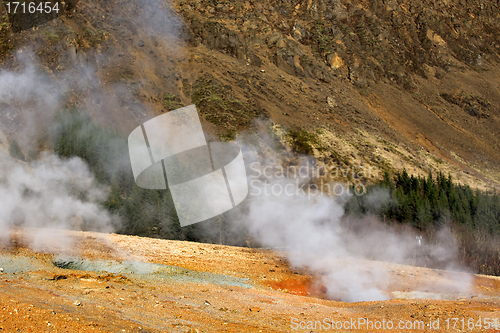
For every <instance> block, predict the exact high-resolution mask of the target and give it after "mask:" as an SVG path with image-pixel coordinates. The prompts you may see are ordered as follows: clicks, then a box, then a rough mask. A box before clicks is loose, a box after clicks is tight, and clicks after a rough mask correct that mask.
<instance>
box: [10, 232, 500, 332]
mask: <svg viewBox="0 0 500 333" xmlns="http://www.w3.org/2000/svg"><path fill="white" fill-rule="evenodd" d="M32 231H33V230H31V231H26V230H17V231H16V232H14V233H12V234H11V237H10V242H8V243H7V245H5V246H4V247H3V248H2V250H1V252H0V263H1V265H2V266H3V267H2V268H3V273H0V295H1V296H0V331H2V332H290V331H298V332H321V331H361V332H363V331H385V330H384V329H383V328H381V329H379V330H377V327H376V326H375V327H372V326H369V325H370V324H369V322H370V321H372V322H373V324H371V325H382V324H383V325H386V324H389V322H388V321H391V322H392V324H393V325H394V330H395V331H405V332H408V331H422V330H424V329H425V330H430V329H431V328H433V329H432V330H433V331H441V332H450V331H456V332H472V331H477V332H499V331H500V328H499V327H497V328H496V329H495V328H494V327H489V328H487V323H489V322H491V321H492V320H495V319H496V320H497V321H500V278H495V277H488V276H472V279H473V283H472V287H471V288H470V290H469V291H468V293H467V294H466V295H465V294H464V295H458V294H453V292H450V293H446V292H445V293H443V290H446V288H445V287H446V286H452V285H453V283H455V282H454V281H455V280H456V277H457V276H456V275H457V274H458V275H459V274H461V273H450V272H445V271H439V270H433V269H427V268H418V267H412V266H404V265H396V264H388V263H373V262H367V269H369V267H370V265H387V267H389V271H390V272H391V274H392V275H393V276H392V281H393V283H391V285H390V287H389V289H390V290H388V292H390V293H391V295H392V297H391V298H392V299H390V300H386V301H377V302H357V303H347V302H338V301H333V300H327V299H323V292H324V290H322V289H323V288H324V286H322V285H321V284H317V283H315V277H314V276H313V275H311V274H309V273H308V272H303V271H298V270H295V269H294V268H293V267H289V264H288V262H287V260H286V256H285V255H286V254H285V253H283V252H275V251H271V250H260V249H249V248H238V247H229V246H220V245H212V244H201V243H191V242H180V241H169V240H159V239H151V238H141V237H133V236H123V235H116V234H99V233H91V232H65V233H66V235H68V234H69V236H67V237H66V238H64V239H65V241H62V239H63V238H56V239H58V240H57V241H54V238H53V237H54V235H56V234H57V232H56V231H54V232H51V233H50V234H51V238H46V237H45V238H44V237H41V236H40V233H38V232H37V233H33V232H32ZM45 234H46V233H45ZM68 239H70V241H68ZM28 243H29V244H31V248H33V249H35V250H36V251H37V252H34V250H32V249H29V248H27V247H26V246H25V244H28ZM49 248H50V249H51V251H48V249H49ZM49 252H52V253H49ZM54 253H57V254H54ZM71 258H72V259H71ZM99 260H100V261H99ZM54 262H56V263H59V264H58V266H61V267H66V268H60V267H56V266H55V265H54ZM79 262H80V263H82V262H86V263H87V264H88V263H94V265H95V266H91V265H90V266H80V269H81V270H78V267H76V266H64V265H62V264H61V263H66V264H67V263H70V264H71V263H72V264H75V263H76V264H78V263H79ZM98 262H100V263H101V265H104V264H103V263H108V265H109V263H114V265H115V267H112V266H107V267H108V272H106V271H99V269H100V268H99V267H104V266H97V264H95V263H98ZM120 263H121V264H122V265H123V267H122V266H120ZM130 263H131V264H130ZM146 263H153V265H149V264H146ZM154 264H156V265H154ZM157 264H162V265H168V266H161V265H157ZM126 265H132V266H134V265H135V268H134V269H132V270H131V269H130V267H132V266H129V268H128V269H126V268H124V267H125V266H126ZM151 267H156V268H154V269H152V268H151ZM158 267H160V268H158ZM162 267H164V268H162ZM70 268H73V269H70ZM75 268H76V269H75ZM162 269H163V270H162ZM110 271H111V272H114V273H110ZM450 290H451V289H450ZM417 297H419V298H417ZM421 297H424V298H421ZM425 298H427V299H425ZM446 298H449V299H450V300H446ZM455 318H456V319H455ZM462 319H463V321H462ZM437 320H439V322H438V321H437ZM317 321H322V322H323V324H322V326H319V323H318V322H317ZM332 321H334V323H337V322H338V321H342V322H344V324H343V326H342V327H340V326H338V328H341V329H336V330H333V329H331V328H330V326H327V325H325V324H324V323H325V322H326V323H328V324H329V325H331V323H332ZM315 322H316V327H314V325H315ZM351 323H354V326H350V325H351ZM437 323H439V324H437ZM479 323H481V325H479ZM337 325H340V324H337ZM346 325H347V326H346ZM399 325H403V326H401V327H402V329H399V327H400V326H399ZM419 325H423V326H419ZM429 325H430V326H429ZM410 326H411V329H409V327H410ZM453 326H455V327H454V328H453ZM386 330H388V329H386Z"/></svg>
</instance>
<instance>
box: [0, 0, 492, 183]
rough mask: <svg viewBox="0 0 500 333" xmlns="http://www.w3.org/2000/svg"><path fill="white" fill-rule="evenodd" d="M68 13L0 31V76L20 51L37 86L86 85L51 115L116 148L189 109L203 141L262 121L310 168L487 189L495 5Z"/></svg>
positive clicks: (7, 115) (86, 7) (83, 9)
mask: <svg viewBox="0 0 500 333" xmlns="http://www.w3.org/2000/svg"><path fill="white" fill-rule="evenodd" d="M70 7H71V8H70V9H69V10H68V9H67V8H66V10H65V11H64V12H62V11H61V15H59V17H57V18H55V19H53V20H51V21H49V22H46V23H44V24H38V25H37V24H35V25H34V26H33V27H31V28H29V29H25V30H21V31H18V30H16V29H14V28H15V27H13V26H12V22H9V19H11V18H10V16H9V15H4V16H2V17H3V18H2V20H3V23H2V30H1V33H2V38H3V52H2V55H3V58H2V63H3V68H19V67H20V63H22V61H21V62H19V60H15V59H19V53H18V52H20V50H25V51H24V52H25V54H26V52H28V51H30V50H31V53H29V56H28V58H32V59H33V60H32V61H34V62H35V63H37V65H36V68H37V69H38V70H41V71H42V72H44V73H46V74H48V75H51V76H58V75H59V76H65V77H71V76H77V77H78V78H79V79H84V78H85V77H87V76H88V80H90V81H88V83H90V84H87V85H86V86H85V87H86V88H85V89H83V91H82V90H81V89H80V90H75V89H72V88H71V89H69V91H66V92H65V96H66V102H67V103H68V105H73V104H75V103H76V105H77V106H78V105H79V106H86V107H89V105H90V106H91V108H90V109H91V110H92V111H91V113H92V116H93V117H94V118H95V119H100V120H101V121H103V122H105V123H107V124H113V125H114V126H115V127H117V128H118V129H119V130H123V131H124V133H127V131H128V130H130V129H131V128H134V127H135V126H136V124H137V123H140V122H141V121H142V120H144V119H145V118H147V117H150V116H152V115H154V114H158V113H161V112H165V111H168V110H171V109H173V108H176V107H178V106H180V105H187V104H191V103H196V104H197V105H198V107H199V109H200V110H201V113H202V116H203V118H204V120H206V124H205V125H206V128H207V129H209V130H210V131H212V132H216V133H218V134H219V135H222V136H223V137H229V138H232V137H234V136H235V135H236V134H237V133H238V132H239V131H241V130H242V129H245V128H248V127H249V126H250V124H251V121H252V119H254V118H255V117H259V116H263V117H266V118H267V117H269V118H270V119H272V120H273V121H274V122H275V123H276V124H277V125H278V126H285V127H294V126H297V127H299V128H304V129H307V130H308V131H311V132H312V133H317V136H319V139H320V140H319V141H318V142H319V143H317V144H316V148H318V150H317V151H316V152H315V154H316V156H317V157H318V158H319V159H320V160H321V161H322V163H325V164H326V165H337V164H338V165H343V166H346V165H359V164H360V163H365V164H368V165H374V166H379V167H381V168H382V169H389V170H391V169H401V168H403V167H405V168H407V169H408V170H409V172H411V173H415V174H427V173H428V171H429V170H434V171H436V170H441V171H444V172H445V173H451V174H452V175H453V176H454V177H455V179H457V180H459V181H461V182H465V183H468V184H471V185H472V186H473V187H479V188H488V189H492V188H495V187H496V186H498V182H499V173H498V171H499V162H500V155H499V153H498V149H497V148H498V145H499V141H498V140H499V135H500V132H499V128H500V126H499V123H498V121H499V106H498V105H499V101H500V90H499V83H498V77H499V71H500V67H499V57H498V52H499V48H500V41H499V40H498V38H499V36H500V18H499V10H498V3H497V2H496V1H477V0H470V1H462V2H458V3H456V2H449V1H439V2H421V1H417V2H416V1H375V2H373V1H372V2H366V1H357V0H354V1H323V0H309V1H305V0H304V1H291V2H290V1H271V2H269V3H262V2H258V1H243V0H242V1H208V0H206V1H201V0H182V1H181V0H179V1H178V0H175V1H173V3H171V4H170V3H169V2H157V1H151V0H143V1H90V0H82V1H79V2H78V3H77V4H76V5H75V6H70ZM73 7H74V8H73ZM1 10H2V11H4V14H5V11H6V8H5V7H3V6H2V8H1ZM14 23H15V22H14ZM9 24H10V25H9ZM16 54H17V56H16V57H14V55H16ZM25 57H26V56H25ZM93 78H95V81H93V80H94V79H93ZM86 80H87V79H86ZM102 93H104V95H102V96H101V97H99V96H100V95H99V94H102ZM109 95H111V96H113V98H108V97H106V96H109ZM89 98H90V100H89ZM9 110H10V111H8V112H4V113H3V114H2V131H3V132H4V133H5V134H6V135H7V136H8V140H11V139H12V138H13V137H15V136H16V132H17V131H19V129H18V128H16V126H21V125H22V124H23V122H22V121H21V119H19V117H20V116H19V115H16V106H14V105H9ZM333 151H335V152H336V154H333V153H332V152H333Z"/></svg>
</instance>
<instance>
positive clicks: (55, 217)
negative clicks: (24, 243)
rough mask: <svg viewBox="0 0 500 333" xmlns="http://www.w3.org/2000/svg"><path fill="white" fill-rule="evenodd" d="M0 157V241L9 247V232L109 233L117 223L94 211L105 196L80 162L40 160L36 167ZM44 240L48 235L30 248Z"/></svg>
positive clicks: (48, 156)
mask: <svg viewBox="0 0 500 333" xmlns="http://www.w3.org/2000/svg"><path fill="white" fill-rule="evenodd" d="M0 157H1V158H0V232H1V234H2V235H3V241H8V234H9V230H10V229H11V228H13V227H28V228H48V229H51V230H54V229H55V230H62V229H76V230H81V229H88V230H95V231H103V232H110V231H112V229H113V227H112V226H113V224H114V223H117V222H118V221H116V219H114V218H113V217H112V216H110V215H109V214H108V212H107V211H106V210H105V209H103V208H102V207H101V206H100V205H99V202H102V201H103V200H104V199H105V198H106V196H107V193H106V191H105V189H103V188H101V187H100V186H99V185H98V184H97V183H96V181H95V179H94V176H93V175H92V173H91V172H90V170H89V168H88V166H87V165H86V163H85V162H83V161H82V160H81V159H79V158H71V159H68V160H62V159H60V158H58V157H57V156H54V155H51V154H43V156H42V157H41V158H40V159H39V160H37V161H36V162H33V163H32V164H30V165H25V164H22V163H19V162H17V161H14V160H12V159H11V158H9V157H8V156H5V154H4V153H0ZM48 235H50V232H49V233H42V234H40V235H35V238H34V240H33V243H32V244H31V245H32V246H34V247H35V248H37V245H40V244H41V243H40V242H39V241H40V237H42V238H45V241H44V242H43V244H45V246H47V244H49V242H47V239H46V238H47V236H48ZM56 235H57V234H56ZM51 241H55V240H54V239H52V240H51ZM57 241H61V239H57Z"/></svg>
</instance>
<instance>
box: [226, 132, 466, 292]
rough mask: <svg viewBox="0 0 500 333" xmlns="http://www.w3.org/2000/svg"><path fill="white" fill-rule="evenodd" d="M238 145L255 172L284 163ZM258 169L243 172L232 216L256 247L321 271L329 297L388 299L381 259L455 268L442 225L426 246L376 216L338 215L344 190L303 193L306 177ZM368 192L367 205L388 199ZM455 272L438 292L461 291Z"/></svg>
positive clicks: (265, 152) (452, 246)
mask: <svg viewBox="0 0 500 333" xmlns="http://www.w3.org/2000/svg"><path fill="white" fill-rule="evenodd" d="M259 136H260V137H264V138H266V137H267V135H264V134H262V133H260V134H259ZM264 145H266V144H264ZM244 146H245V145H244ZM267 147H269V144H267ZM257 150H260V151H259V152H257ZM245 151H246V158H247V162H249V164H252V163H254V168H255V163H256V164H258V165H260V166H261V170H262V171H264V168H265V167H267V170H268V172H267V175H268V176H269V175H272V174H273V173H272V172H269V170H280V169H281V168H282V167H283V165H284V161H282V159H281V158H280V157H277V156H278V154H276V153H274V152H273V150H272V149H268V148H267V150H266V149H260V148H259V149H256V148H255V146H250V147H249V146H248V145H247V146H245ZM270 152H271V153H270ZM287 162H289V161H287ZM285 164H286V163H285ZM302 165H304V164H302ZM307 165H309V164H307ZM273 168H274V169H273ZM263 175H264V172H262V173H260V172H257V175H256V173H255V172H253V173H252V172H250V175H249V178H250V179H249V182H250V183H251V184H252V185H251V187H252V190H253V191H252V190H251V191H250V193H251V194H250V196H249V197H248V199H247V201H246V205H245V206H244V207H241V209H240V211H239V212H238V214H237V215H238V216H237V217H236V218H235V219H234V221H233V222H235V223H243V224H244V225H245V226H246V228H247V229H248V231H249V233H250V234H251V235H252V237H254V238H255V239H256V240H257V241H258V242H260V243H261V244H262V245H263V246H265V247H270V248H275V249H285V250H286V253H287V255H288V260H289V262H290V264H291V265H292V267H297V268H302V269H307V270H309V271H311V272H313V273H315V274H316V275H317V276H320V277H321V283H322V284H323V285H324V286H325V287H326V296H327V297H328V298H330V299H335V300H342V301H349V302H355V301H373V300H384V299H389V298H392V297H394V295H393V294H391V293H390V292H388V290H389V288H388V287H389V286H390V285H391V282H393V281H391V279H392V276H391V272H390V269H389V268H388V265H387V264H386V263H385V262H392V263H400V264H411V265H415V264H418V265H422V266H424V265H427V264H428V262H432V264H433V265H436V264H437V265H440V268H443V269H459V266H458V265H456V264H454V260H455V259H456V258H457V253H458V247H457V245H456V243H455V241H454V238H453V236H452V235H451V233H450V232H449V231H448V230H447V229H443V230H441V231H440V233H439V234H438V235H437V236H436V240H435V241H434V242H432V244H429V243H427V242H426V240H425V239H424V240H423V241H421V242H420V244H419V242H418V238H416V236H417V235H418V234H417V233H416V231H414V230H412V229H411V228H409V227H406V228H403V227H401V228H395V227H393V226H390V225H388V224H387V223H383V222H382V221H379V220H378V219H377V218H376V217H375V216H369V215H366V216H364V217H353V216H345V214H344V208H343V204H344V203H345V202H346V200H348V197H347V195H344V196H343V197H334V196H326V195H323V194H320V192H318V191H317V190H315V191H311V192H310V191H308V188H307V186H306V187H305V190H304V187H302V184H304V182H305V183H307V182H310V179H300V181H297V180H296V179H290V178H286V177H285V178H284V177H281V176H278V177H263ZM257 176H260V178H257ZM256 179H257V180H258V181H256ZM312 189H314V187H313V188H312ZM252 192H253V195H252ZM314 192H315V193H316V194H314ZM311 193H313V194H311ZM346 193H347V192H346ZM368 195H369V196H370V197H367V198H366V199H367V200H366V202H367V204H368V205H372V206H373V207H374V208H376V207H380V206H382V205H384V204H387V203H388V202H390V201H391V200H393V199H392V198H391V197H390V195H389V193H388V192H387V191H386V190H384V189H378V190H376V191H373V192H372V193H371V194H368ZM459 277H460V279H457V280H456V281H454V282H453V283H451V284H450V285H449V286H447V288H446V290H444V289H443V288H441V289H440V290H439V291H440V292H448V293H457V294H463V293H467V292H468V288H469V282H470V281H469V278H468V276H467V275H466V274H465V275H464V274H461V275H459ZM427 287H428V288H430V290H432V289H435V286H430V285H429V286H427ZM323 289H324V288H323ZM434 291H435V290H434Z"/></svg>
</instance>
